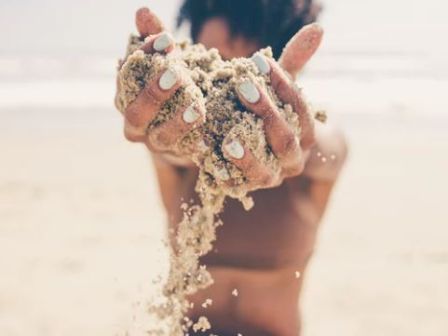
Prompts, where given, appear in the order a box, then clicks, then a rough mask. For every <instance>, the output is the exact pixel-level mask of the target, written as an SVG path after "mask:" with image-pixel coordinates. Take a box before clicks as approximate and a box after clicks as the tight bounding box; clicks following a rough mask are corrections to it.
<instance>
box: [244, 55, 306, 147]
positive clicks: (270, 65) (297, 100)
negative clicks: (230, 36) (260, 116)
mask: <svg viewBox="0 0 448 336" xmlns="http://www.w3.org/2000/svg"><path fill="white" fill-rule="evenodd" d="M252 59H254V62H255V64H256V65H257V67H258V69H259V70H260V71H262V70H263V71H264V73H269V75H270V78H271V83H272V88H273V89H274V91H275V93H276V94H277V96H278V97H279V99H280V100H281V101H282V102H284V103H286V104H290V105H291V106H292V108H293V110H294V111H295V112H296V113H297V114H298V116H299V123H300V127H301V134H300V140H301V141H300V144H301V146H302V148H303V149H308V148H310V147H311V146H312V145H313V144H314V121H313V117H312V115H311V111H310V108H309V106H308V104H307V103H306V101H305V99H304V97H303V94H302V92H301V90H300V89H299V88H298V87H297V85H296V84H295V83H294V82H293V81H291V80H290V79H289V78H288V77H287V75H286V74H285V72H284V71H283V69H281V68H280V66H279V65H278V63H276V62H275V61H273V60H270V59H267V58H266V57H264V56H263V55H261V54H260V53H257V54H255V55H254V56H253V58H252ZM266 69H268V70H267V71H266Z"/></svg>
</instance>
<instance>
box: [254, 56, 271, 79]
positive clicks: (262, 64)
mask: <svg viewBox="0 0 448 336" xmlns="http://www.w3.org/2000/svg"><path fill="white" fill-rule="evenodd" d="M252 61H253V62H254V63H255V65H256V66H257V68H258V70H259V71H260V72H261V73H262V74H263V75H266V74H268V73H269V72H270V71H271V66H270V65H269V63H268V61H267V60H266V57H265V56H263V55H262V54H260V53H258V52H257V53H256V54H255V55H253V56H252Z"/></svg>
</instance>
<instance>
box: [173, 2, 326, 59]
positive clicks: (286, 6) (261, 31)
mask: <svg viewBox="0 0 448 336" xmlns="http://www.w3.org/2000/svg"><path fill="white" fill-rule="evenodd" d="M320 10H321V7H320V5H319V4H316V1H313V0H184V3H183V4H182V7H181V9H180V12H179V15H178V18H177V26H178V27H180V26H181V25H182V24H183V23H184V22H189V23H190V34H191V38H192V39H193V41H194V42H196V41H197V37H198V34H199V33H200V30H201V28H202V25H203V24H204V22H206V21H207V20H208V19H210V18H213V17H223V18H225V19H226V20H227V22H228V24H229V27H230V32H231V34H232V35H233V36H236V35H242V36H244V37H246V38H249V39H253V40H255V41H256V42H257V43H258V44H259V45H260V46H261V47H266V46H271V47H272V51H273V53H274V57H275V58H277V59H278V58H279V57H280V54H281V52H282V50H283V48H284V47H285V45H286V43H288V41H289V40H290V39H291V37H292V36H293V35H294V34H295V33H296V32H297V31H298V30H299V29H300V28H302V27H303V26H305V25H307V24H309V23H312V22H314V21H316V19H317V16H318V14H319V12H320Z"/></svg>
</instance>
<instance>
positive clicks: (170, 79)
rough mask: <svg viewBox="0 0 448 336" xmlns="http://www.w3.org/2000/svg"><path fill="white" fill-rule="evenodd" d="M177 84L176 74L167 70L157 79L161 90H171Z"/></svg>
mask: <svg viewBox="0 0 448 336" xmlns="http://www.w3.org/2000/svg"><path fill="white" fill-rule="evenodd" d="M176 82H177V74H176V72H174V70H172V69H167V70H166V71H165V72H164V73H163V75H162V76H161V77H160V79H159V86H160V88H161V89H162V90H169V89H171V88H172V87H173V86H174V84H176Z"/></svg>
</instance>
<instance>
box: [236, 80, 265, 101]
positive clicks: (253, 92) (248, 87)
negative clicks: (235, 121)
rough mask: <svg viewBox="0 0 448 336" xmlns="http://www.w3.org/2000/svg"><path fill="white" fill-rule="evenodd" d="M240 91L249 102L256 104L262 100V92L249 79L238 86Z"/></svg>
mask: <svg viewBox="0 0 448 336" xmlns="http://www.w3.org/2000/svg"><path fill="white" fill-rule="evenodd" d="M238 91H239V92H240V93H241V94H242V95H243V97H244V99H246V100H247V101H248V102H249V103H252V104H255V103H256V102H257V101H259V100H260V92H258V89H257V87H256V86H255V85H254V83H252V82H251V81H249V80H246V81H244V82H242V83H241V84H240V85H239V86H238Z"/></svg>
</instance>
